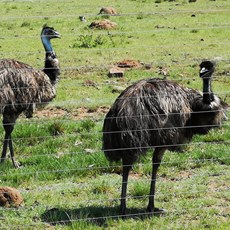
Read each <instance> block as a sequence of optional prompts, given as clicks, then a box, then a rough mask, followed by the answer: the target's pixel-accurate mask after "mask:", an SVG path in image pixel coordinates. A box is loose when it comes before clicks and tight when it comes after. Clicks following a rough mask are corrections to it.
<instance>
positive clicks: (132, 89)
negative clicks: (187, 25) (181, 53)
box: [103, 63, 225, 215]
mask: <svg viewBox="0 0 230 230" xmlns="http://www.w3.org/2000/svg"><path fill="white" fill-rule="evenodd" d="M206 64H207V63H206ZM201 65H203V64H201ZM212 68H214V66H212ZM207 71H208V72H206V74H207V73H209V77H211V74H212V72H211V70H210V69H209V70H207ZM201 77H202V76H201ZM209 79H210V78H209ZM203 81H204V85H206V84H208V85H209V86H210V84H211V82H210V81H208V82H206V83H205V80H204V79H203ZM204 89H205V93H203V94H202V93H201V92H199V91H197V90H193V89H189V88H184V87H182V86H180V85H179V84H177V83H175V82H173V81H167V80H160V79H148V80H140V81H138V82H137V83H135V84H133V85H131V86H129V87H128V88H127V89H125V90H124V91H123V92H122V93H121V94H120V96H119V97H118V98H117V99H116V101H115V102H114V104H113V105H112V107H111V109H110V110H109V112H108V113H107V115H106V117H105V120H104V126H103V150H104V153H105V155H106V157H107V159H108V160H109V161H120V160H121V161H122V164H123V179H122V192H121V205H120V214H121V215H125V214H126V190H127V183H128V175H129V171H130V169H131V167H132V165H133V163H134V162H136V161H137V160H138V158H139V157H140V155H143V154H145V153H146V152H147V150H148V149H150V148H151V149H154V152H153V157H152V180H151V188H150V196H149V204H148V207H147V211H148V212H151V213H154V212H158V211H161V210H159V209H157V208H155V206H154V194H155V182H156V174H157V170H158V167H159V165H160V163H161V160H162V157H163V154H164V152H165V150H167V149H168V150H171V151H179V150H180V147H181V146H182V145H183V144H185V143H187V142H189V141H190V140H191V138H192V136H193V135H194V134H207V133H208V131H209V130H210V129H211V128H214V127H218V126H220V125H221V122H222V120H223V119H224V106H225V105H224V103H223V102H222V101H221V100H220V99H219V98H218V97H216V96H215V95H213V93H212V92H209V91H207V90H206V89H208V90H211V87H208V86H204Z"/></svg>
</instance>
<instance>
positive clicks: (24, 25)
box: [21, 22, 30, 27]
mask: <svg viewBox="0 0 230 230" xmlns="http://www.w3.org/2000/svg"><path fill="white" fill-rule="evenodd" d="M29 26H30V22H23V23H22V24H21V27H29Z"/></svg>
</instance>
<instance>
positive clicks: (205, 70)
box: [200, 67, 208, 73]
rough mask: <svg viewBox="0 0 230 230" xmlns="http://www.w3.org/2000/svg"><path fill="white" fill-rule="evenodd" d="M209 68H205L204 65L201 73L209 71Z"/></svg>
mask: <svg viewBox="0 0 230 230" xmlns="http://www.w3.org/2000/svg"><path fill="white" fill-rule="evenodd" d="M207 71H208V70H207V69H206V68H205V67H203V68H202V69H201V70H200V73H205V72H207Z"/></svg>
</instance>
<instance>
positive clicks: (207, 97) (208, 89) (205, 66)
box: [199, 61, 215, 106]
mask: <svg viewBox="0 0 230 230" xmlns="http://www.w3.org/2000/svg"><path fill="white" fill-rule="evenodd" d="M214 70H215V64H214V63H213V62H211V61H203V62H202V63H201V64H200V72H199V73H200V77H201V78H202V79H203V103H204V104H207V105H209V106H210V104H211V102H212V101H214V94H213V92H212V85H211V83H212V74H213V72H214Z"/></svg>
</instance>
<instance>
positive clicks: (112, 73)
mask: <svg viewBox="0 0 230 230" xmlns="http://www.w3.org/2000/svg"><path fill="white" fill-rule="evenodd" d="M108 77H124V70H122V69H121V68H118V67H113V68H111V69H110V70H109V73H108Z"/></svg>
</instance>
